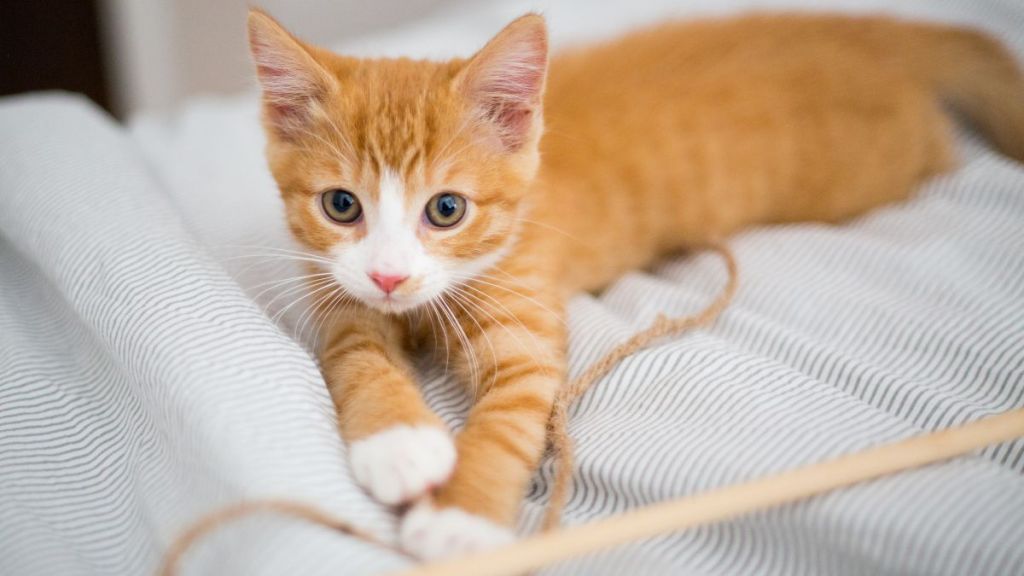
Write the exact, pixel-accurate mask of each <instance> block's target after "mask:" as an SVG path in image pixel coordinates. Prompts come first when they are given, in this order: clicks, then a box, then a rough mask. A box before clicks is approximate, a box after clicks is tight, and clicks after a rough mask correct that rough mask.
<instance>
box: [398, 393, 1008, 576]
mask: <svg viewBox="0 0 1024 576" xmlns="http://www.w3.org/2000/svg"><path fill="white" fill-rule="evenodd" d="M1020 436H1024V408H1020V409H1017V410H1012V411H1009V412H1004V413H1002V414H999V415H996V416H990V417H988V418H983V419H981V420H978V421H976V422H973V423H970V424H966V425H963V426H959V427H954V428H949V429H946V430H941V431H939V432H934V433H930V434H923V435H920V436H916V437H913V438H909V439H907V440H902V441H898V442H894V443H891V444H885V445H882V446H879V447H876V448H871V449H868V450H865V451H862V452H856V453H854V454H850V455H847V456H842V457H839V458H836V459H834V460H829V461H825V462H821V463H818V464H812V465H809V466H804V467H802V468H797V469H794V470H791V471H788V472H782V473H780V474H775V475H772V476H766V477H762V478H759V479H756V480H752V481H750V482H745V483H741V484H734V485H732V486H727V487H724V488H720V489H717V490H711V491H708V492H704V493H701V494H697V495H694V496H690V497H686V498H681V499H679V500H673V501H669V502H664V503H661V504H655V505H652V506H648V507H645V508H640V509H638V510H634V511H632V512H627V513H625V514H621V515H618V516H613V517H611V518H607V519H605V520H599V521H595V522H590V523H587V524H582V525H578V526H572V527H567V528H564V529H561V530H556V531H552V532H547V533H543V534H539V535H536V536H532V537H528V538H526V539H524V540H520V541H519V542H516V543H513V544H510V545H508V546H505V547H503V548H500V549H496V550H493V551H490V552H486V553H480V554H474V555H471V556H465V557H461V558H455V559H452V560H450V561H445V562H438V563H433V564H425V565H422V566H418V567H415V568H412V569H410V570H405V571H402V572H397V573H394V574H392V575H391V576H515V575H516V574H523V573H525V572H528V571H530V570H534V569H537V568H540V567H542V566H546V565H548V564H551V563H553V562H557V561H559V560H566V559H568V558H572V557H574V556H579V555H582V554H586V553H590V552H598V551H602V550H606V549H608V548H610V547H613V546H617V545H621V544H625V543H627V542H631V541H634V540H639V539H642V538H647V537H651V536H657V535H659V534H664V533H668V532H675V531H678V530H685V529H687V528H693V527H695V526H698V525H701V524H708V523H712V522H718V521H722V520H727V519H729V518H734V517H736V516H740V515H742V514H747V513H750V512H754V511H757V510H763V509H765V508H770V507H774V506H779V505H782V504H787V503H791V502H795V501H797V500H802V499H804V498H808V497H811V496H816V495H819V494H823V493H825V492H828V491H831V490H835V489H837V488H843V487H846V486H851V485H853V484H857V483H860V482H864V481H866V480H871V479H874V478H879V477H881V476H885V475H888V474H893V473H896V472H901V471H905V470H910V469H912V468H917V467H920V466H925V465H927V464H934V463H936V462H940V461H942V460H947V459H949V458H953V457H955V456H960V455H963V454H966V453H968V452H971V451H973V450H977V449H979V448H982V447H984V446H988V445H990V444H996V443H999V442H1005V441H1008V440H1012V439H1014V438H1017V437H1020Z"/></svg>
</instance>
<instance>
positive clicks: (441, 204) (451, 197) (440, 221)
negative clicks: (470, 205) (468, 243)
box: [426, 192, 466, 228]
mask: <svg viewBox="0 0 1024 576" xmlns="http://www.w3.org/2000/svg"><path fill="white" fill-rule="evenodd" d="M426 215H427V220H428V221H429V222H430V223H431V224H433V225H434V226H437V227H438V228H451V227H452V226H455V225H456V224H458V223H459V221H460V220H462V217H463V216H465V215H466V199H465V198H463V197H462V196H459V195H458V194H453V193H451V192H443V193H441V194H438V195H437V196H434V197H433V198H431V199H430V201H429V202H427V209H426Z"/></svg>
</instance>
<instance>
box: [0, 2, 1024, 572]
mask: <svg viewBox="0 0 1024 576" xmlns="http://www.w3.org/2000/svg"><path fill="white" fill-rule="evenodd" d="M597 4H598V3H584V2H582V0H580V1H574V2H565V3H558V4H552V5H551V6H550V7H549V8H548V10H547V14H548V16H549V19H550V21H551V26H552V28H553V30H554V38H555V40H556V42H557V43H560V44H565V43H571V42H574V41H579V40H584V39H589V38H593V37H600V36H602V35H605V34H610V33H613V32H615V31H617V30H620V29H622V28H626V27H630V26H633V25H636V24H639V23H642V22H647V21H652V20H654V19H656V18H659V17H662V16H665V15H670V14H672V15H683V16H685V15H691V14H708V13H720V12H724V11H726V10H727V9H732V8H734V7H743V6H750V5H755V6H766V5H767V4H765V3H764V2H759V3H751V2H739V1H736V0H733V1H731V2H727V3H711V2H690V3H686V4H681V5H677V3H672V2H668V1H665V2H655V1H647V2H630V3H629V4H628V5H615V6H606V5H603V4H602V5H601V6H597ZM773 4H777V5H785V6H800V5H801V4H810V2H804V3H800V2H786V3H780V2H775V3H773ZM836 4H837V6H840V5H841V6H840V7H843V8H848V9H856V10H869V9H874V8H880V7H886V6H885V5H884V3H882V2H868V1H859V2H853V1H844V2H838V3H836ZM526 7H529V6H526V5H524V4H523V3H521V2H498V3H488V4H484V3H480V4H472V5H470V4H459V5H457V6H456V7H453V8H449V9H446V11H444V12H441V13H439V14H436V15H434V16H432V17H430V18H428V19H425V20H423V21H421V22H417V23H415V24H414V25H411V26H407V27H404V28H402V29H398V30H394V31H391V32H388V33H387V34H383V35H378V36H375V37H374V38H366V39H363V40H359V41H353V42H349V43H348V44H347V46H348V47H349V48H351V50H352V51H353V52H355V53H370V52H376V53H387V54H395V53H409V54H414V55H424V56H444V55H450V54H454V53H460V54H467V53H469V52H470V51H471V50H472V49H473V47H475V46H477V45H479V44H481V43H482V42H483V41H484V40H485V39H486V37H487V36H488V35H489V34H491V33H493V32H494V31H495V30H497V29H498V28H499V27H500V25H501V24H502V23H503V22H504V21H505V20H507V19H508V18H511V17H512V16H514V15H516V14H518V13H520V12H522V11H523V10H524V9H525V8H526ZM584 7H585V8H584ZM887 9H889V10H890V11H895V13H898V14H904V15H912V16H919V17H927V18H933V19H939V20H944V21H961V22H968V23H973V24H975V25H980V26H984V27H986V28H988V29H990V30H992V31H993V32H994V33H996V34H1000V35H1001V37H1002V38H1004V39H1005V40H1006V41H1008V42H1010V43H1011V45H1012V46H1014V47H1015V48H1016V49H1017V50H1018V53H1020V54H1024V35H1022V34H1021V30H1024V7H1022V6H1020V5H1019V4H1017V3H1016V2H1013V1H1011V0H1005V1H997V0H988V1H985V2H978V3H975V2H969V1H967V0H960V1H957V0H944V1H941V2H938V1H935V2H931V1H929V2H925V1H920V2H904V3H901V4H899V5H898V6H896V7H887ZM299 32H301V31H299ZM961 144H962V146H961V157H962V165H961V167H960V168H959V169H958V170H957V171H956V172H954V173H951V174H949V175H947V176H944V177H942V178H939V179H937V180H935V181H933V182H931V183H929V184H928V185H927V186H926V187H924V188H923V189H922V190H921V191H920V193H919V194H917V195H916V196H915V197H914V198H913V199H912V200H910V201H908V202H906V203H903V204H900V205H893V206H889V207H886V208H883V209H880V210H877V211H875V212H873V213H871V214H869V215H866V216H864V217H861V218H858V219H856V220H855V221H852V222H849V223H846V224H843V225H841V226H826V225H820V224H802V225H793V226H785V227H773V228H763V229H756V230H751V231H749V232H747V233H744V234H742V235H740V236H738V237H736V238H735V239H733V246H734V248H735V250H736V252H737V255H738V258H739V262H740V269H741V287H740V292H739V295H738V298H737V300H736V302H735V303H734V304H733V305H732V306H731V307H730V308H729V309H728V311H727V312H726V313H725V314H724V316H723V317H722V318H721V319H720V320H719V321H718V323H717V324H715V325H714V326H713V327H712V328H710V329H706V330H701V331H698V332H694V333H691V334H688V335H685V336H683V337H679V338H675V339H672V340H670V341H666V342H663V343H659V344H658V345H656V346H653V347H651V348H650V349H648V350H645V351H643V352H640V353H637V354H635V355H634V356H632V357H630V358H629V359H628V360H626V361H625V362H623V363H622V364H621V365H620V366H619V367H617V368H616V369H615V371H614V372H613V373H612V374H611V375H610V376H608V377H607V378H605V379H604V380H603V381H602V382H600V383H599V384H597V385H596V386H595V388H594V389H593V390H591V391H590V392H589V393H588V394H587V395H586V396H585V397H583V398H582V399H581V400H580V401H579V402H578V403H577V404H576V406H575V407H574V409H573V411H572V424H571V432H572V434H573V436H574V437H575V438H576V439H577V441H578V452H577V456H578V461H577V468H576V469H575V470H574V474H575V482H574V485H573V488H572V495H571V498H570V501H569V504H568V506H567V509H566V520H567V522H570V523H579V522H585V521H587V520H591V519H594V518H599V517H603V516H608V515H611V514H615V513H618V512H622V511H623V510H627V509H629V508H633V507H637V506H642V505H645V504H649V503H653V502H656V501H659V500H663V499H667V498H671V497H678V496H682V495H686V494H692V493H695V492H699V491H701V490H705V489H708V488H713V487H716V486H721V485H724V484H728V483H732V482H737V481H741V480H745V479H751V478H755V477H757V476H760V475H763V474H766V473H770V472H774V471H779V470H783V469H787V468H790V467H793V466H797V465H800V464H805V463H811V462H815V461H819V460H822V459H824V458H828V457H832V456H837V455H840V454H843V453H847V452H850V451H854V450H858V449H861V448H865V447H868V446H872V445H875V444H877V443H880V442H884V441H891V440H895V439H899V438H904V437H907V436H910V435H914V434H917V433H921V432H924V431H928V430H937V429H941V428H944V427H947V426H951V425H954V424H957V423H962V422H966V421H970V420H974V419H977V418H980V417H982V416H985V415H989V414H993V413H996V412H999V411H1002V410H1006V409H1010V408H1013V407H1021V406H1024V166H1022V165H1020V164H1017V163H1014V162H1013V161H1010V160H1008V159H1006V158H1005V157H1002V156H1000V155H999V154H997V153H996V152H994V151H992V150H991V149H990V148H988V147H987V145H986V144H985V143H983V142H980V141H978V140H977V139H975V138H973V137H971V136H970V135H967V134H965V135H963V136H962V138H961ZM261 147H262V136H261V135H260V133H259V128H258V125H257V114H256V100H255V96H254V93H250V94H246V95H243V96H239V97H237V98H229V99H220V100H210V99H207V100H202V101H196V102H195V103H193V104H191V105H189V106H187V107H185V108H184V109H182V110H180V111H178V112H177V113H175V114H173V115H167V116H153V117H143V118H139V119H136V120H134V121H133V122H131V123H130V124H129V125H128V126H127V127H125V126H121V125H118V124H116V123H114V122H113V121H112V120H111V119H109V118H107V117H106V116H105V115H103V114H102V113H101V112H100V111H98V110H97V109H95V108H94V107H92V106H91V105H88V104H86V103H84V102H83V101H82V100H80V99H77V98H75V97H71V96H62V95H34V96H26V97H17V98H8V99H3V100H0V573H2V574H12V575H15V574H17V575H21V574H47V575H49V574H83V575H84V574H104V575H105V574H147V573H151V572H152V570H153V569H154V567H155V566H156V563H157V561H158V559H159V557H160V554H161V553H162V551H163V549H164V548H165V547H166V546H167V544H168V543H169V542H170V540H171V539H173V538H174V536H175V535H177V534H178V533H179V531H180V530H181V529H182V528H183V527H184V526H186V525H187V523H188V522H190V521H191V520H193V519H195V518H196V517H197V516H199V515H201V514H203V513H204V512H207V511H209V510H211V509H213V508H215V507H217V506H220V505H223V504H227V503H232V502H235V501H238V500H239V499H242V498H248V497H265V496H280V497H287V498H292V499H298V500H302V501H305V502H309V503H313V504H315V505H317V506H321V507H323V508H325V509H327V510H329V511H330V512H331V513H333V514H335V515H338V516H340V517H343V518H346V519H349V520H351V521H353V522H355V523H357V524H359V525H360V526H362V527H364V528H365V529H367V530H370V531H373V532H374V533H376V534H379V535H381V537H384V538H390V537H392V536H393V531H394V527H395V520H394V517H393V516H392V514H391V512H390V511H389V510H386V509H384V508H382V507H380V506H378V505H376V504H375V503H374V502H372V501H371V500H370V499H369V498H368V497H366V496H365V495H364V494H363V493H362V492H361V491H360V490H359V489H358V488H356V487H355V486H354V484H353V483H352V481H351V479H350V477H349V473H348V471H347V468H346V465H345V448H344V446H343V445H342V443H341V442H340V440H339V438H338V435H337V433H336V430H335V425H334V415H333V411H332V408H331V405H330V401H329V399H328V397H327V394H326V392H325V390H324V385H323V382H322V380H321V378H320V376H319V374H318V372H317V370H316V366H315V364H314V362H313V361H312V360H311V358H310V357H309V355H308V354H307V353H306V352H305V350H304V347H303V343H302V342H301V341H300V339H297V338H294V337H292V336H291V328H292V327H293V326H294V325H295V323H296V320H297V319H296V317H295V315H294V314H289V313H282V314H280V315H279V314H277V313H278V312H282V311H283V310H282V307H281V303H280V299H279V300H278V302H273V301H272V296H273V294H274V292H273V291H270V293H269V294H267V293H265V287H266V286H267V285H268V282H272V281H273V280H274V279H275V278H284V277H286V276H287V275H288V274H289V273H290V272H289V271H288V266H289V265H290V263H289V262H288V261H284V260H282V259H274V258H272V257H270V256H269V255H268V254H269V252H268V250H269V248H267V247H274V246H287V244H286V242H287V240H286V234H285V232H284V226H283V222H282V221H281V215H280V205H279V200H278V199H277V197H276V193H275V190H274V187H273V184H272V181H271V180H270V178H269V175H268V173H267V170H266V167H265V165H264V162H263V159H262V157H261ZM723 281H724V270H723V267H722V265H721V263H720V262H718V261H717V260H716V259H715V257H713V256H711V255H703V254H690V255H682V256H680V257H678V258H674V259H671V260H668V261H665V262H664V263H662V264H660V265H658V266H657V267H655V268H653V269H652V270H648V271H637V272H634V273H631V274H628V275H626V276H625V277H623V278H622V279H621V280H619V281H618V282H616V283H615V284H614V285H613V286H612V287H610V288H609V289H608V290H606V291H605V292H604V293H603V294H601V295H599V296H592V295H580V296H578V297H576V298H575V299H574V300H573V301H572V303H571V306H570V325H571V330H572V337H571V365H572V371H573V374H579V373H580V372H581V371H582V370H584V369H585V368H586V367H587V366H588V365H589V364H590V363H591V362H593V361H594V360H595V359H597V358H598V357H600V355H601V354H603V353H604V352H605V351H606V350H608V349H609V348H610V347H612V346H613V345H614V344H616V343H618V342H620V341H622V340H624V339H626V338H627V337H628V336H630V335H631V334H633V333H634V332H636V331H637V330H639V329H641V328H643V327H644V326H646V325H648V324H649V323H650V322H651V321H652V320H653V319H654V318H655V317H656V315H657V314H659V313H662V312H664V313H667V314H684V313H687V312H690V311H694V310H697V309H699V308H700V307H701V306H702V305H703V304H704V303H705V302H707V301H708V300H709V299H710V298H712V297H713V295H714V294H715V293H716V292H717V290H718V289H719V287H720V286H721V283H722V282H723ZM271 285H272V284H271ZM284 312H288V311H284ZM274 320H277V322H275V321H274ZM421 376H422V380H423V384H424V387H425V390H426V393H427V396H428V397H429V400H430V402H431V404H432V405H433V406H434V407H436V408H437V409H438V410H439V411H440V412H441V413H442V414H443V415H444V417H445V418H446V420H447V421H449V422H450V423H451V424H452V425H453V426H455V427H457V426H458V425H459V424H460V422H461V419H462V417H463V414H464V412H465V409H466V407H467V401H466V398H465V396H464V395H463V394H462V391H461V390H460V388H459V387H458V386H456V385H454V384H453V383H451V382H449V381H448V379H447V378H445V375H444V370H443V367H440V366H430V365H424V366H421ZM550 482H551V468H550V462H545V464H544V465H543V467H542V470H541V471H540V473H538V475H537V476H536V478H535V481H534V483H533V485H532V487H531V489H530V492H529V496H528V498H527V502H526V504H525V506H524V510H523V514H522V517H521V521H520V524H521V529H522V530H523V531H524V532H525V531H528V530H530V529H532V528H534V527H536V526H537V524H538V523H539V519H540V514H541V511H542V508H543V505H544V503H545V502H546V499H547V494H548V491H549V489H550ZM1022 543H1024V441H1020V440H1018V441H1016V442H1012V443H1006V444H1003V445H999V446H995V447H991V448H989V449H986V450H984V451H982V452H979V453H977V454H975V455H972V456H969V457H964V458H959V459H957V460H955V461H952V462H949V463H945V464H941V465H936V466H932V467H929V468H926V469H922V470H918V471H914V472H910V473H905V474H900V475H898V476H894V477H890V478H887V479H883V480H880V481H876V482H872V483H869V484H866V485H862V486H858V487H855V488H852V489H848V490H843V491H841V492H838V493H833V494H830V495H827V496H824V497H820V498H815V499H813V500H810V501H807V502H802V503H799V504H795V505H791V506H786V507H784V508H781V509H777V510H771V511H766V512H763V513H758V514H755V515H752V516H748V517H744V518H740V519H737V520H734V521H730V522H726V523H723V524H719V525H714V526H707V527H703V528H700V529H696V530H691V531H688V532H685V533H681V534H676V535H671V536H665V537H661V538H657V539H654V540H650V541H647V542H643V543H638V544H634V545H630V546H625V547H622V548H620V549H617V550H615V551H614V552H608V553H605V554H602V555H600V556H599V557H593V558H589V559H583V560H578V561H574V562H568V563H564V564H561V565H559V566H557V567H555V568H553V569H551V573H559V574H623V573H632V574H681V573H687V574H723V575H733V574H751V575H753V574H802V573H806V574H908V573H916V574H950V575H959V574H967V573H971V574H992V575H1002V574H1012V573H1018V574H1021V573H1024V546H1022ZM406 562H407V560H405V559H404V558H401V557H399V556H397V555H395V554H393V553H391V552H388V551H385V550H380V549H377V548H374V547H373V546H370V545H367V544H365V543H362V542H359V541H356V540H353V539H350V538H346V537H343V536H340V535H338V534H334V533H331V532H329V531H327V530H324V529H321V528H318V527H313V526H308V525H305V524H303V523H301V522H297V521H293V520H286V519H280V518H269V517H259V518H253V519H250V520H245V521H242V522H239V523H238V524H236V525H233V526H232V527H230V528H228V529H225V530H223V531H221V532H219V533H217V534H215V535H214V536H212V537H211V538H210V539H209V540H208V541H207V542H206V543H204V544H203V545H201V546H200V547H198V548H197V549H196V550H195V551H194V553H192V554H191V555H190V556H189V558H188V561H187V566H186V568H187V572H188V573H189V574H261V575H271V574H324V575H328V574H330V575H338V574H372V573H379V572H381V571H384V570H387V569H394V568H398V567H401V566H403V565H405V564H406Z"/></svg>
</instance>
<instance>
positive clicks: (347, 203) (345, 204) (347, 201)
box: [331, 192, 356, 214]
mask: <svg viewBox="0 0 1024 576" xmlns="http://www.w3.org/2000/svg"><path fill="white" fill-rule="evenodd" d="M355 203H356V202H355V199H354V198H352V195H351V194H349V193H348V192H336V193H335V194H334V198H331V204H333V205H334V209H335V210H337V211H338V213H339V214H344V213H346V212H348V211H349V210H351V209H352V205H353V204H355Z"/></svg>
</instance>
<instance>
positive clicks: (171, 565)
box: [157, 500, 406, 576]
mask: <svg viewBox="0 0 1024 576" xmlns="http://www.w3.org/2000/svg"><path fill="white" fill-rule="evenodd" d="M267 512H269V513H274V514H280V515H282V516H291V517H292V518H299V519H302V520H307V521H309V522H312V523H313V524H319V525H321V526H323V527H325V528H330V529H331V530H337V531H338V532H341V533H343V534H348V535H349V536H353V537H355V538H359V539H360V540H364V541H366V542H369V543H371V544H375V545H377V546H381V547H383V548H388V549H390V550H392V551H394V552H398V553H399V554H403V555H406V553H405V552H404V551H403V550H400V549H399V548H397V547H395V546H393V545H391V544H388V543H386V542H383V541H382V540H380V539H379V538H377V537H375V536H373V535H372V534H370V533H369V532H364V531H363V530H360V529H359V528H356V527H355V526H354V525H352V524H350V523H348V522H346V521H344V520H341V519H339V518H335V517H333V516H331V515H330V514H328V513H326V512H324V511H323V510H321V509H320V508H317V507H316V506H312V505H309V504H304V503H302V502H298V501H294V500H243V501H242V502H237V503H235V504H229V505H227V506H224V507H223V508H218V509H216V510H214V511H213V512H210V513H209V514H207V515H205V516H203V517H201V518H199V520H196V521H195V522H193V523H192V524H190V525H189V527H188V528H187V529H186V530H185V531H184V532H182V533H180V534H178V537H177V538H175V539H174V541H173V542H171V545H170V547H169V548H168V549H167V552H166V553H165V554H164V559H163V562H162V563H161V566H160V570H159V572H157V574H159V576H175V575H176V574H177V573H178V566H179V565H180V564H181V559H182V557H183V556H184V555H185V552H187V551H188V550H189V549H190V548H191V547H192V546H193V545H194V544H195V543H196V542H197V541H199V540H202V539H203V538H206V537H207V536H208V535H209V534H210V533H211V532H213V531H214V530H216V529H217V528H220V527H221V526H223V525H224V524H227V523H228V522H232V521H234V520H238V519H239V518H242V517H244V516H251V515H253V514H259V513H267Z"/></svg>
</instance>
